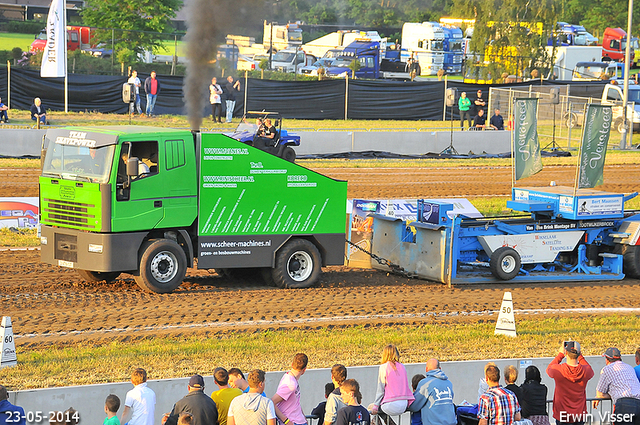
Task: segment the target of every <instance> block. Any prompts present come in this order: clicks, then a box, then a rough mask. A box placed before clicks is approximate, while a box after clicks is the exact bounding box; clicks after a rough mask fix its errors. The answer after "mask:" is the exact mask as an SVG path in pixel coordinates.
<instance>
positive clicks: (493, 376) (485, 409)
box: [478, 365, 521, 425]
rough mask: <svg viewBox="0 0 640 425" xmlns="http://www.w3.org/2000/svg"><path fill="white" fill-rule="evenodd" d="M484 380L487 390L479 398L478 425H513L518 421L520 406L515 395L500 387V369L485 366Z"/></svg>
mask: <svg viewBox="0 0 640 425" xmlns="http://www.w3.org/2000/svg"><path fill="white" fill-rule="evenodd" d="M485 378H486V380H487V384H488V385H489V389H488V390H487V391H486V392H485V393H484V394H482V395H481V396H480V400H479V403H478V419H479V421H478V425H513V423H514V422H515V421H519V420H520V419H521V417H520V405H519V404H518V399H517V398H516V395H515V394H514V393H512V392H511V391H509V390H508V389H506V388H504V387H502V386H500V369H498V367H497V366H493V365H491V366H487V369H486V370H485Z"/></svg>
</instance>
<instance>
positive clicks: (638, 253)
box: [622, 245, 640, 279]
mask: <svg viewBox="0 0 640 425" xmlns="http://www.w3.org/2000/svg"><path fill="white" fill-rule="evenodd" d="M622 269H623V270H624V274H625V275H627V276H629V277H633V278H635V279H638V278H640V247H638V246H636V245H622Z"/></svg>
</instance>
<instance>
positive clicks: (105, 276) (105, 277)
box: [76, 270, 120, 283]
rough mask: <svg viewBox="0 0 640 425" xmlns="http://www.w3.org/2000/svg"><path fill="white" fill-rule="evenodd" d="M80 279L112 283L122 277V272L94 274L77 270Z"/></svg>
mask: <svg viewBox="0 0 640 425" xmlns="http://www.w3.org/2000/svg"><path fill="white" fill-rule="evenodd" d="M76 271H77V272H78V274H79V275H80V277H81V278H82V279H84V280H85V281H87V282H106V283H111V282H113V281H114V280H116V279H117V278H118V276H120V272H92V271H89V270H76Z"/></svg>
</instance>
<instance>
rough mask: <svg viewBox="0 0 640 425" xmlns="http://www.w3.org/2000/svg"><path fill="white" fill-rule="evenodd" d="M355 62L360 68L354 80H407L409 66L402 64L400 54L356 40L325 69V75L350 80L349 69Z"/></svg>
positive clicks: (377, 44) (375, 42)
mask: <svg viewBox="0 0 640 425" xmlns="http://www.w3.org/2000/svg"><path fill="white" fill-rule="evenodd" d="M354 60H357V61H358V62H359V63H360V68H359V69H358V70H357V71H356V75H355V77H356V78H370V79H377V78H388V79H405V80H406V79H409V78H411V77H410V73H409V65H408V63H406V62H403V61H402V59H401V55H400V52H399V51H397V50H386V49H385V48H384V45H381V43H380V42H379V41H370V40H357V41H354V42H353V43H351V44H349V45H348V46H347V47H345V48H344V50H343V51H342V52H341V53H340V55H339V56H338V57H337V58H336V60H335V61H334V62H333V63H332V64H331V66H330V67H329V68H328V69H327V71H326V75H327V76H328V77H332V78H345V77H347V76H348V77H349V78H352V77H353V76H352V72H351V69H350V68H349V65H351V63H352V62H353V61H354Z"/></svg>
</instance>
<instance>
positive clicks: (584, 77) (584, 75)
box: [571, 62, 618, 81]
mask: <svg viewBox="0 0 640 425" xmlns="http://www.w3.org/2000/svg"><path fill="white" fill-rule="evenodd" d="M617 77H618V66H617V64H616V63H612V62H578V63H577V64H576V66H575V68H574V69H573V75H572V77H571V79H572V80H573V81H608V80H611V79H615V78H617Z"/></svg>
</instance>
